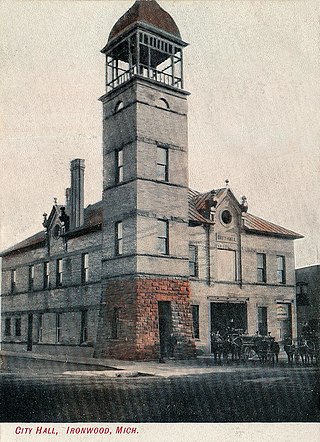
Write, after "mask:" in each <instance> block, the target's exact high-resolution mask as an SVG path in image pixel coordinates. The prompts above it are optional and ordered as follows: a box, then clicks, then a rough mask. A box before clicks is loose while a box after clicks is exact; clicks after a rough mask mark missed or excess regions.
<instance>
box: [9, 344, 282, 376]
mask: <svg viewBox="0 0 320 442" xmlns="http://www.w3.org/2000/svg"><path fill="white" fill-rule="evenodd" d="M5 356H11V357H19V358H28V359H35V360H44V361H55V362H63V363H72V364H79V365H88V366H89V365H90V366H91V367H90V369H89V370H88V371H85V370H81V371H67V370H66V372H65V373H66V374H69V375H70V374H72V373H73V374H75V375H79V374H81V375H82V376H90V375H91V376H98V375H100V376H106V377H134V376H161V377H166V378H168V377H177V376H190V375H200V374H208V373H219V372H232V371H244V370H247V368H248V367H252V365H253V364H254V365H255V364H256V363H257V362H258V360H256V359H253V360H249V361H248V362H247V363H244V362H240V363H237V362H233V361H230V360H229V361H228V362H226V361H225V362H222V363H219V362H217V361H214V359H213V357H212V356H210V355H208V356H198V357H197V358H196V359H187V360H176V359H166V360H165V363H159V362H158V361H147V362H143V361H123V360H117V359H96V358H83V357H76V356H70V357H67V358H66V356H62V355H61V356H56V355H54V356H53V355H47V354H39V353H29V352H28V353H27V352H25V353H19V352H13V351H4V350H2V351H0V359H3V358H4V357H5ZM286 361H287V357H286V354H285V353H284V352H281V353H280V354H279V363H281V364H282V363H283V362H286ZM92 366H96V367H99V370H92ZM258 366H260V364H259V365H258ZM268 366H270V368H272V364H270V363H268ZM101 367H105V368H106V370H101Z"/></svg>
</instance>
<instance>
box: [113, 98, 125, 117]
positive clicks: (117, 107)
mask: <svg viewBox="0 0 320 442" xmlns="http://www.w3.org/2000/svg"><path fill="white" fill-rule="evenodd" d="M121 109H123V101H118V103H117V104H116V105H115V108H114V113H115V114H116V113H117V112H119V111H120V110H121Z"/></svg>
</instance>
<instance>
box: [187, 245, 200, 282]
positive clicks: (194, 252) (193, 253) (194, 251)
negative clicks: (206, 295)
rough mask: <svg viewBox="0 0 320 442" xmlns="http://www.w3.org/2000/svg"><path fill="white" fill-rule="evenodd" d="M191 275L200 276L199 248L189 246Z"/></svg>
mask: <svg viewBox="0 0 320 442" xmlns="http://www.w3.org/2000/svg"><path fill="white" fill-rule="evenodd" d="M189 274H190V276H198V247H196V246H189Z"/></svg>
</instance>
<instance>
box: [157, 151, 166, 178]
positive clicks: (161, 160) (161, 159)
mask: <svg viewBox="0 0 320 442" xmlns="http://www.w3.org/2000/svg"><path fill="white" fill-rule="evenodd" d="M168 157H169V155H168V149H165V148H164V147H159V146H158V147H157V179H158V180H160V181H168Z"/></svg>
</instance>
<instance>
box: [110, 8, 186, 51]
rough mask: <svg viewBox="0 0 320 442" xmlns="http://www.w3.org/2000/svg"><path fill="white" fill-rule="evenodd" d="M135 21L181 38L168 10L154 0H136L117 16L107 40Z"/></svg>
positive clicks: (129, 26) (119, 33)
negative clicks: (122, 13)
mask: <svg viewBox="0 0 320 442" xmlns="http://www.w3.org/2000/svg"><path fill="white" fill-rule="evenodd" d="M137 23H144V24H147V25H151V26H152V27H154V28H157V29H159V30H160V31H164V32H165V33H167V34H171V35H172V36H174V37H176V38H178V39H180V40H181V34H180V31H179V29H178V26H177V25H176V24H175V21H174V20H173V18H172V17H171V15H170V14H168V12H166V11H165V10H163V9H162V8H161V7H160V5H159V4H158V3H157V2H156V0H136V2H135V3H134V4H133V5H132V6H131V8H130V9H129V10H128V11H127V12H126V13H125V14H124V15H123V16H122V17H120V18H119V20H118V21H117V22H116V24H115V25H114V26H113V28H112V29H111V32H110V35H109V40H108V42H110V41H111V40H113V39H114V38H116V37H119V36H120V35H121V34H122V33H124V32H125V31H126V30H127V29H128V28H131V27H133V26H134V25H135V24H137Z"/></svg>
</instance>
